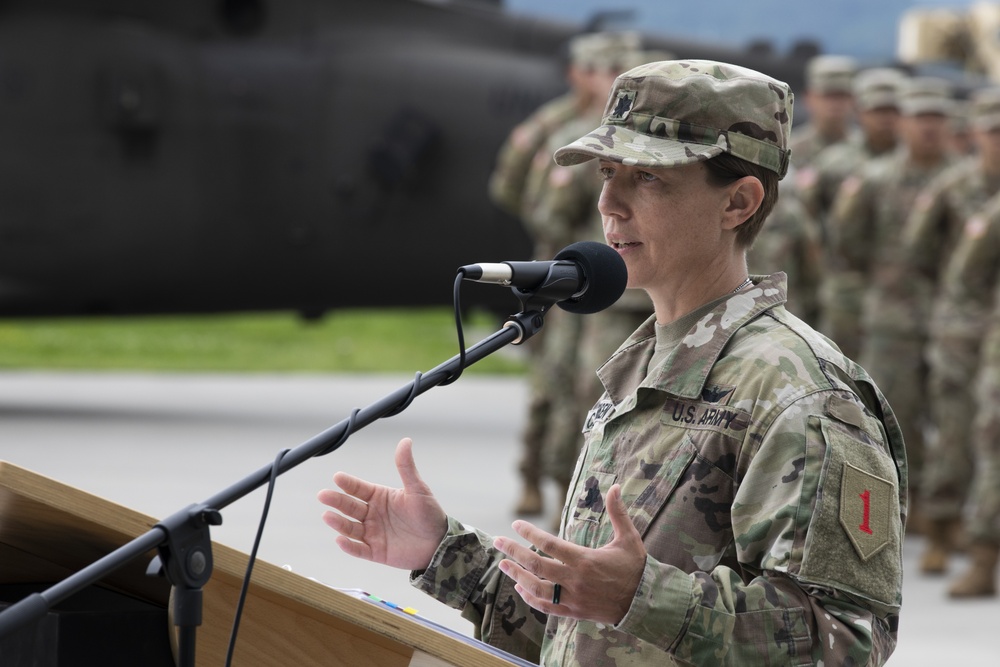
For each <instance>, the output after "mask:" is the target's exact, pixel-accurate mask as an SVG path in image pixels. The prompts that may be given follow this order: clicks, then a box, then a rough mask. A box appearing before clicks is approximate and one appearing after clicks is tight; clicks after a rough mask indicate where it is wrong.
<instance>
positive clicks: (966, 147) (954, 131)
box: [951, 100, 976, 155]
mask: <svg viewBox="0 0 1000 667" xmlns="http://www.w3.org/2000/svg"><path fill="white" fill-rule="evenodd" d="M971 113H972V104H971V103H970V102H969V101H968V100H955V109H954V111H953V112H952V114H951V152H952V153H954V154H955V155H972V154H973V153H975V152H976V143H975V141H974V140H973V139H972V125H971V123H970V121H969V115H970V114H971Z"/></svg>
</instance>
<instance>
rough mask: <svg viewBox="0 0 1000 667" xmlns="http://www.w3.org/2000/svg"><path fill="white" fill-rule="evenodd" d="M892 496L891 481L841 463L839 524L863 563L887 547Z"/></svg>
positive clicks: (893, 491)
mask: <svg viewBox="0 0 1000 667" xmlns="http://www.w3.org/2000/svg"><path fill="white" fill-rule="evenodd" d="M894 493H895V490H894V488H893V485H892V483H891V482H889V481H887V480H884V479H882V478H880V477H876V476H875V475H872V474H870V473H867V472H865V471H864V470H861V469H859V468H855V467H854V466H852V465H851V464H850V463H845V464H844V476H843V482H842V484H841V488H840V525H841V527H843V529H844V530H845V531H846V532H847V537H848V539H850V541H851V544H852V545H854V550H855V551H857V552H858V556H859V557H860V558H861V560H863V561H866V560H868V559H869V558H871V557H872V556H874V555H875V554H877V553H878V552H879V551H881V550H882V548H883V547H885V546H886V545H887V544H889V541H890V537H891V536H890V533H889V530H890V529H889V526H890V518H891V516H890V513H891V512H892V506H893V504H892V497H893V494H894Z"/></svg>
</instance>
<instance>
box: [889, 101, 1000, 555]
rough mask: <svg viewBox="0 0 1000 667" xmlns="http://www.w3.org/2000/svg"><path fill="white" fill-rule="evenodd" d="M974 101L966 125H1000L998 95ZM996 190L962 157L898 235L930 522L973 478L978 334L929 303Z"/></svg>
mask: <svg viewBox="0 0 1000 667" xmlns="http://www.w3.org/2000/svg"><path fill="white" fill-rule="evenodd" d="M974 97H975V102H974V104H973V107H972V108H971V109H970V113H971V114H972V115H973V118H972V119H970V121H972V122H975V124H976V125H977V128H978V129H979V130H989V129H991V128H994V127H996V126H997V125H998V124H1000V89H986V90H983V91H979V92H978V93H977V94H976V95H975V96H974ZM997 192H1000V176H990V175H989V174H987V173H986V172H985V170H984V168H983V165H982V161H981V160H980V159H979V158H978V157H970V158H966V159H965V160H962V161H961V162H960V163H958V164H957V165H955V166H954V167H951V168H950V169H948V170H947V171H946V172H944V173H943V174H941V175H940V176H939V177H937V178H936V179H934V181H933V182H931V184H930V186H929V187H928V189H927V192H926V193H924V194H922V195H921V196H920V197H918V198H917V201H916V203H915V204H914V210H913V212H912V213H911V214H910V218H909V220H908V221H907V225H906V229H905V230H904V233H903V246H904V252H905V256H906V261H907V263H908V264H909V270H908V275H909V276H910V279H911V281H912V282H911V285H913V288H914V290H915V292H916V297H917V298H918V299H919V300H920V301H921V303H920V311H919V312H920V313H921V319H924V320H929V321H930V327H929V342H928V346H927V352H926V358H927V364H928V385H927V394H928V404H929V406H930V410H931V419H932V422H933V425H934V427H935V431H936V433H935V437H933V438H931V439H930V440H929V441H928V451H927V457H926V460H925V465H924V475H923V480H922V481H923V483H922V484H921V487H920V491H921V500H922V502H921V505H922V508H923V511H924V514H925V516H926V517H927V518H928V519H929V520H932V521H953V520H958V519H959V518H960V517H961V512H962V506H963V505H964V503H965V498H966V493H967V489H968V480H969V479H970V478H971V477H972V452H971V447H970V445H969V428H970V425H971V423H972V419H973V416H974V414H975V407H974V406H975V396H974V395H973V392H972V379H973V377H974V376H975V372H976V369H977V366H978V363H979V343H980V340H981V336H982V328H981V325H980V324H979V323H978V322H973V323H969V322H968V321H967V320H966V319H965V318H963V317H961V316H960V315H959V314H957V313H950V312H948V311H949V306H948V303H947V302H944V303H941V304H940V305H939V306H936V307H935V306H933V305H932V302H933V300H934V299H935V298H936V296H937V294H938V293H939V287H940V281H941V278H942V274H943V272H944V268H945V266H946V264H947V260H948V258H949V257H950V256H951V253H952V250H953V249H954V248H955V245H956V244H957V242H958V239H959V238H960V236H961V234H962V228H963V226H964V225H965V222H966V221H967V220H969V219H970V218H972V217H973V215H975V214H976V213H977V212H979V210H980V209H982V207H983V206H984V205H985V203H986V202H987V201H988V200H989V199H990V198H991V197H993V195H995V194H997ZM938 311H940V312H938ZM934 313H936V316H934V317H932V314H934ZM977 319H978V318H977ZM942 530H944V527H942ZM942 537H944V535H942ZM941 567H943V563H941ZM932 569H935V570H936V569H939V568H932Z"/></svg>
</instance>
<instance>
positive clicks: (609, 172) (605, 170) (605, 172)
mask: <svg viewBox="0 0 1000 667" xmlns="http://www.w3.org/2000/svg"><path fill="white" fill-rule="evenodd" d="M597 173H598V174H600V175H601V178H603V179H604V180H608V179H610V178H611V177H612V176H614V175H615V170H614V169H612V168H611V167H601V168H599V169H598V170H597Z"/></svg>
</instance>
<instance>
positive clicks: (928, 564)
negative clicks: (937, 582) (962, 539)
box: [920, 519, 958, 574]
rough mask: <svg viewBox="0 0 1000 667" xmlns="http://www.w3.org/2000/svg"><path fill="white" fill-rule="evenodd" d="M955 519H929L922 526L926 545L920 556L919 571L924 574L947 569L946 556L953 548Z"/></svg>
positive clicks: (936, 572)
mask: <svg viewBox="0 0 1000 667" xmlns="http://www.w3.org/2000/svg"><path fill="white" fill-rule="evenodd" d="M956 523H958V521H956V520H955V519H929V520H928V521H927V522H926V524H925V526H924V528H925V532H926V533H927V547H926V548H925V550H924V553H923V555H922V556H921V557H920V571H921V572H923V573H924V574H944V573H945V572H947V571H948V557H949V556H950V555H951V552H952V551H953V550H954V545H953V544H952V540H953V539H954V535H955V528H954V524H956Z"/></svg>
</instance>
